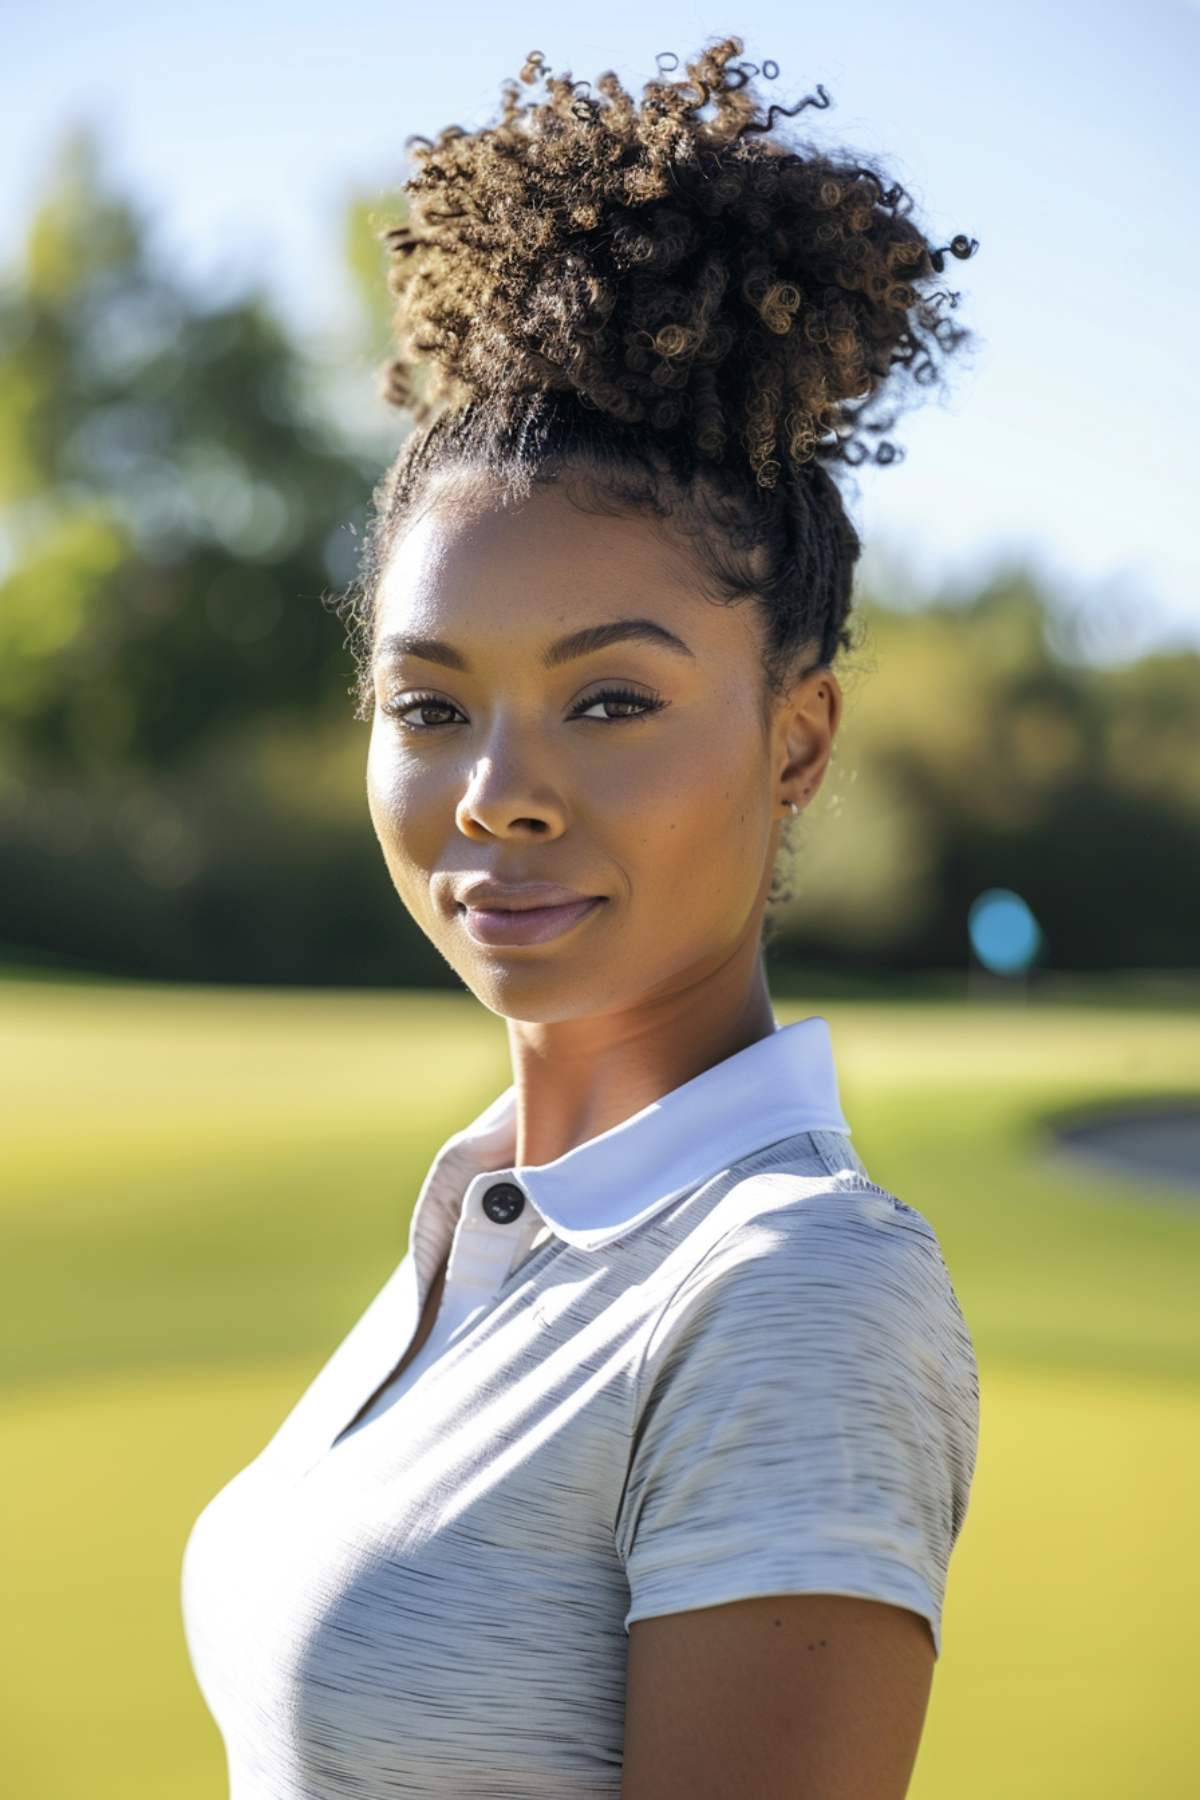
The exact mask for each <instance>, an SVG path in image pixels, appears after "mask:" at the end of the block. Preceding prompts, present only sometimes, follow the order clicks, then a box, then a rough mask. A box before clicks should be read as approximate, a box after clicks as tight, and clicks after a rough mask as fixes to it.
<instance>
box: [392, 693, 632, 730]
mask: <svg viewBox="0 0 1200 1800" xmlns="http://www.w3.org/2000/svg"><path fill="white" fill-rule="evenodd" d="M665 705H666V701H665V700H663V699H661V698H660V697H659V695H657V694H639V693H637V692H636V691H635V690H634V689H633V688H624V687H609V688H602V689H601V690H600V692H599V693H598V694H590V695H588V696H587V698H586V699H583V700H580V701H579V702H577V704H576V705H575V706H574V707H573V708H572V710H571V711H570V712H569V713H568V714H567V717H568V718H569V719H579V718H583V717H584V716H585V714H587V713H589V712H590V711H591V709H592V708H593V707H594V706H640V707H641V708H642V709H643V710H642V711H641V712H640V713H623V714H618V715H617V717H616V718H615V719H614V718H609V719H607V720H604V721H602V722H603V723H606V724H609V725H616V724H619V723H621V722H622V721H628V720H632V719H639V718H646V717H648V716H649V714H650V713H653V712H658V711H659V710H660V709H661V708H662V707H664V706H665ZM380 711H381V712H384V713H386V714H387V715H388V717H389V718H392V719H397V720H399V722H400V724H401V725H402V726H403V727H404V730H405V731H411V732H416V733H421V732H425V731H437V730H439V729H440V728H441V727H442V726H443V725H447V724H452V723H453V721H452V720H449V719H435V720H434V721H433V723H432V724H430V723H429V721H428V720H426V721H425V722H424V723H423V724H420V725H418V724H417V723H416V722H415V721H414V720H411V719H408V718H406V717H405V714H406V713H410V712H418V711H419V712H422V713H425V712H451V713H452V712H457V711H458V708H457V707H456V706H452V705H451V703H450V702H449V700H443V699H442V698H441V697H440V696H439V695H438V694H399V695H397V696H396V698H395V699H393V700H387V701H385V702H384V703H383V705H382V706H381V707H380Z"/></svg>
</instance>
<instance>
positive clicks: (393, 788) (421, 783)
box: [367, 722, 440, 873]
mask: <svg viewBox="0 0 1200 1800" xmlns="http://www.w3.org/2000/svg"><path fill="white" fill-rule="evenodd" d="M439 804H440V801H439V798H438V796H436V795H435V794H434V793H433V792H432V790H431V786H430V780H429V775H428V771H424V772H423V771H422V769H421V766H420V764H419V763H418V762H417V761H416V759H414V758H412V757H405V756H403V755H401V754H400V753H399V751H398V749H397V746H396V743H395V739H394V737H393V736H392V734H391V732H390V731H389V730H388V728H387V725H386V722H385V723H384V724H379V723H376V724H375V725H374V726H373V728H372V731H371V743H370V748H369V750H368V752H367V807H368V810H369V812H370V814H371V823H372V824H373V825H374V827H375V835H376V837H377V838H378V839H379V842H380V845H381V846H382V848H383V852H384V855H385V857H386V858H387V861H388V864H389V866H390V867H391V868H392V870H393V873H395V872H398V871H399V870H400V869H401V868H403V867H406V866H409V865H411V866H412V867H414V868H418V869H419V868H422V867H424V866H426V859H425V856H424V855H423V851H422V845H423V844H424V843H426V842H427V841H429V840H430V839H431V837H432V834H433V832H434V826H435V819H436V814H437V808H438V805H439Z"/></svg>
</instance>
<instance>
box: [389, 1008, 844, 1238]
mask: <svg viewBox="0 0 1200 1800" xmlns="http://www.w3.org/2000/svg"><path fill="white" fill-rule="evenodd" d="M806 1131H836V1132H842V1133H846V1134H848V1133H849V1131H850V1127H849V1125H848V1124H847V1123H846V1120H845V1118H844V1117H843V1115H842V1109H841V1105H840V1102H839V1099H838V1088H837V1075H836V1071H835V1069H834V1063H833V1051H832V1045H831V1043H830V1036H829V1024H828V1021H827V1020H826V1019H824V1018H822V1017H821V1015H820V1014H817V1013H814V1014H813V1015H811V1016H810V1017H809V1018H807V1019H798V1020H796V1021H794V1022H793V1023H792V1024H790V1025H780V1024H778V1022H777V1023H776V1026H775V1030H774V1031H773V1032H772V1033H770V1034H769V1035H768V1036H767V1037H763V1038H758V1039H757V1040H756V1041H755V1042H754V1043H752V1044H748V1045H747V1046H746V1047H745V1049H743V1050H738V1051H736V1052H735V1054H734V1055H732V1056H727V1057H725V1058H724V1059H723V1061H721V1062H719V1063H714V1064H713V1065H712V1067H711V1068H708V1069H704V1070H702V1071H701V1073H700V1074H699V1075H695V1076H693V1077H692V1079H691V1080H690V1081H685V1082H683V1083H682V1085H681V1086H679V1087H677V1088H673V1089H672V1090H671V1092H670V1093H668V1094H664V1095H663V1096H662V1098H661V1099H659V1100H652V1101H651V1102H650V1104H649V1106H644V1107H643V1108H642V1110H641V1111H640V1112H636V1113H633V1114H632V1115H631V1116H630V1117H629V1118H628V1119H623V1120H622V1121H621V1123H620V1124H619V1125H614V1126H612V1127H611V1128H610V1129H609V1130H608V1131H602V1132H600V1133H599V1134H598V1136H596V1137H593V1138H589V1139H587V1141H586V1142H585V1143H582V1144H577V1145H576V1146H575V1148H574V1149H573V1150H568V1151H566V1152H565V1153H564V1155H562V1156H559V1157H556V1158H555V1160H554V1161H553V1162H547V1163H533V1164H528V1165H526V1166H524V1167H521V1166H519V1165H517V1164H514V1163H513V1161H512V1156H513V1151H514V1149H515V1147H516V1085H515V1083H514V1084H513V1085H511V1086H509V1087H507V1088H505V1090H504V1092H503V1093H502V1094H498V1095H497V1096H496V1098H495V1099H494V1100H493V1101H492V1102H491V1104H490V1105H489V1106H486V1107H485V1108H484V1110H483V1111H482V1112H481V1113H480V1114H479V1115H478V1117H477V1118H475V1119H473V1120H472V1121H471V1123H470V1124H469V1125H465V1126H464V1127H463V1128H462V1130H461V1131H456V1132H455V1133H454V1134H453V1135H452V1136H451V1137H449V1138H447V1139H446V1141H445V1143H444V1144H443V1145H442V1147H441V1149H440V1150H439V1151H438V1152H437V1154H436V1156H435V1157H434V1159H433V1162H432V1164H431V1166H430V1169H429V1172H428V1174H427V1175H426V1177H425V1180H424V1182H423V1184H422V1186H421V1191H420V1194H419V1195H418V1196H417V1203H416V1206H415V1207H414V1209H413V1219H412V1228H411V1236H410V1242H411V1243H412V1244H413V1245H415V1244H416V1242H417V1236H418V1225H419V1226H420V1230H421V1235H422V1236H424V1235H425V1234H426V1233H427V1232H428V1231H429V1230H430V1227H431V1226H433V1228H434V1235H435V1236H436V1237H437V1238H438V1239H439V1240H440V1241H442V1242H448V1241H449V1239H450V1237H451V1236H452V1235H453V1232H454V1229H455V1226H456V1225H457V1222H458V1217H459V1213H460V1211H461V1209H462V1204H463V1199H464V1197H465V1194H466V1189H467V1187H468V1185H469V1183H470V1182H471V1181H472V1180H473V1179H474V1178H475V1177H476V1176H478V1175H480V1174H483V1173H485V1172H487V1173H490V1174H497V1173H498V1174H500V1175H501V1176H502V1177H503V1179H504V1180H506V1181H509V1182H512V1183H515V1184H516V1185H517V1186H519V1187H520V1188H522V1189H523V1190H524V1192H525V1193H526V1195H527V1196H528V1197H529V1199H530V1200H531V1201H532V1202H533V1204H534V1206H535V1207H536V1208H537V1211H538V1212H539V1213H540V1214H541V1216H542V1218H543V1219H544V1220H545V1221H546V1223H547V1224H548V1225H549V1226H551V1228H552V1229H553V1230H554V1232H555V1233H556V1234H557V1235H558V1236H559V1237H561V1238H563V1239H565V1241H566V1242H567V1243H569V1244H571V1245H573V1246H574V1247H576V1248H577V1249H582V1250H598V1249H603V1248H604V1246H605V1245H606V1244H609V1243H611V1242H612V1241H613V1240H614V1239H616V1238H619V1237H621V1236H623V1235H624V1234H625V1233H626V1232H627V1231H630V1230H632V1229H633V1228H634V1227H635V1226H637V1225H641V1224H643V1223H644V1222H645V1221H646V1220H647V1219H649V1218H652V1217H653V1215H654V1214H655V1213H657V1212H660V1211H661V1210H662V1209H663V1207H665V1206H667V1205H669V1204H670V1202H671V1201H672V1200H675V1199H678V1198H679V1196H680V1195H681V1194H684V1193H686V1192H687V1191H688V1190H689V1189H690V1188H693V1187H696V1186H698V1185H699V1183H701V1182H702V1181H704V1180H705V1179H706V1178H707V1177H708V1176H710V1175H712V1174H714V1173H715V1172H716V1171H717V1170H718V1169H722V1168H725V1167H726V1166H727V1165H728V1164H730V1163H731V1162H736V1161H738V1160H739V1159H740V1158H742V1157H744V1156H748V1155H751V1154H752V1153H753V1152H754V1151H755V1150H758V1149H761V1148H764V1147H765V1146H766V1145H767V1144H773V1143H778V1142H779V1140H780V1139H782V1138H787V1137H793V1136H796V1135H798V1134H800V1133H803V1132H806ZM431 1214H435V1215H437V1214H440V1215H441V1217H440V1219H438V1221H437V1224H436V1225H435V1223H434V1219H433V1218H431V1217H430V1216H429V1215H431Z"/></svg>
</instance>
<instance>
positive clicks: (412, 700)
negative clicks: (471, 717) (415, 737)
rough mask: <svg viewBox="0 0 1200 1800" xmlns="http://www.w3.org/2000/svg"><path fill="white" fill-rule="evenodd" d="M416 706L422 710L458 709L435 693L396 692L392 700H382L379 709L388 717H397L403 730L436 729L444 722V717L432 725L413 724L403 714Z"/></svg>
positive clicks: (454, 710)
mask: <svg viewBox="0 0 1200 1800" xmlns="http://www.w3.org/2000/svg"><path fill="white" fill-rule="evenodd" d="M417 708H420V710H421V711H422V712H430V711H433V712H457V711H458V708H457V707H455V706H451V704H450V702H449V700H443V699H441V698H440V697H439V696H438V695H437V694H398V695H397V696H396V698H395V699H394V700H386V701H384V703H383V705H382V706H381V707H380V709H379V710H380V711H381V712H385V713H386V714H387V715H388V717H389V718H390V719H399V721H400V723H401V724H402V725H403V727H404V729H405V731H417V732H420V731H436V730H437V728H438V726H439V725H444V724H445V723H446V721H445V720H444V719H437V720H435V721H434V723H433V724H432V725H429V724H425V725H414V724H413V723H412V721H411V720H409V719H406V718H405V717H404V715H405V713H408V712H414V711H416V710H417Z"/></svg>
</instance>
